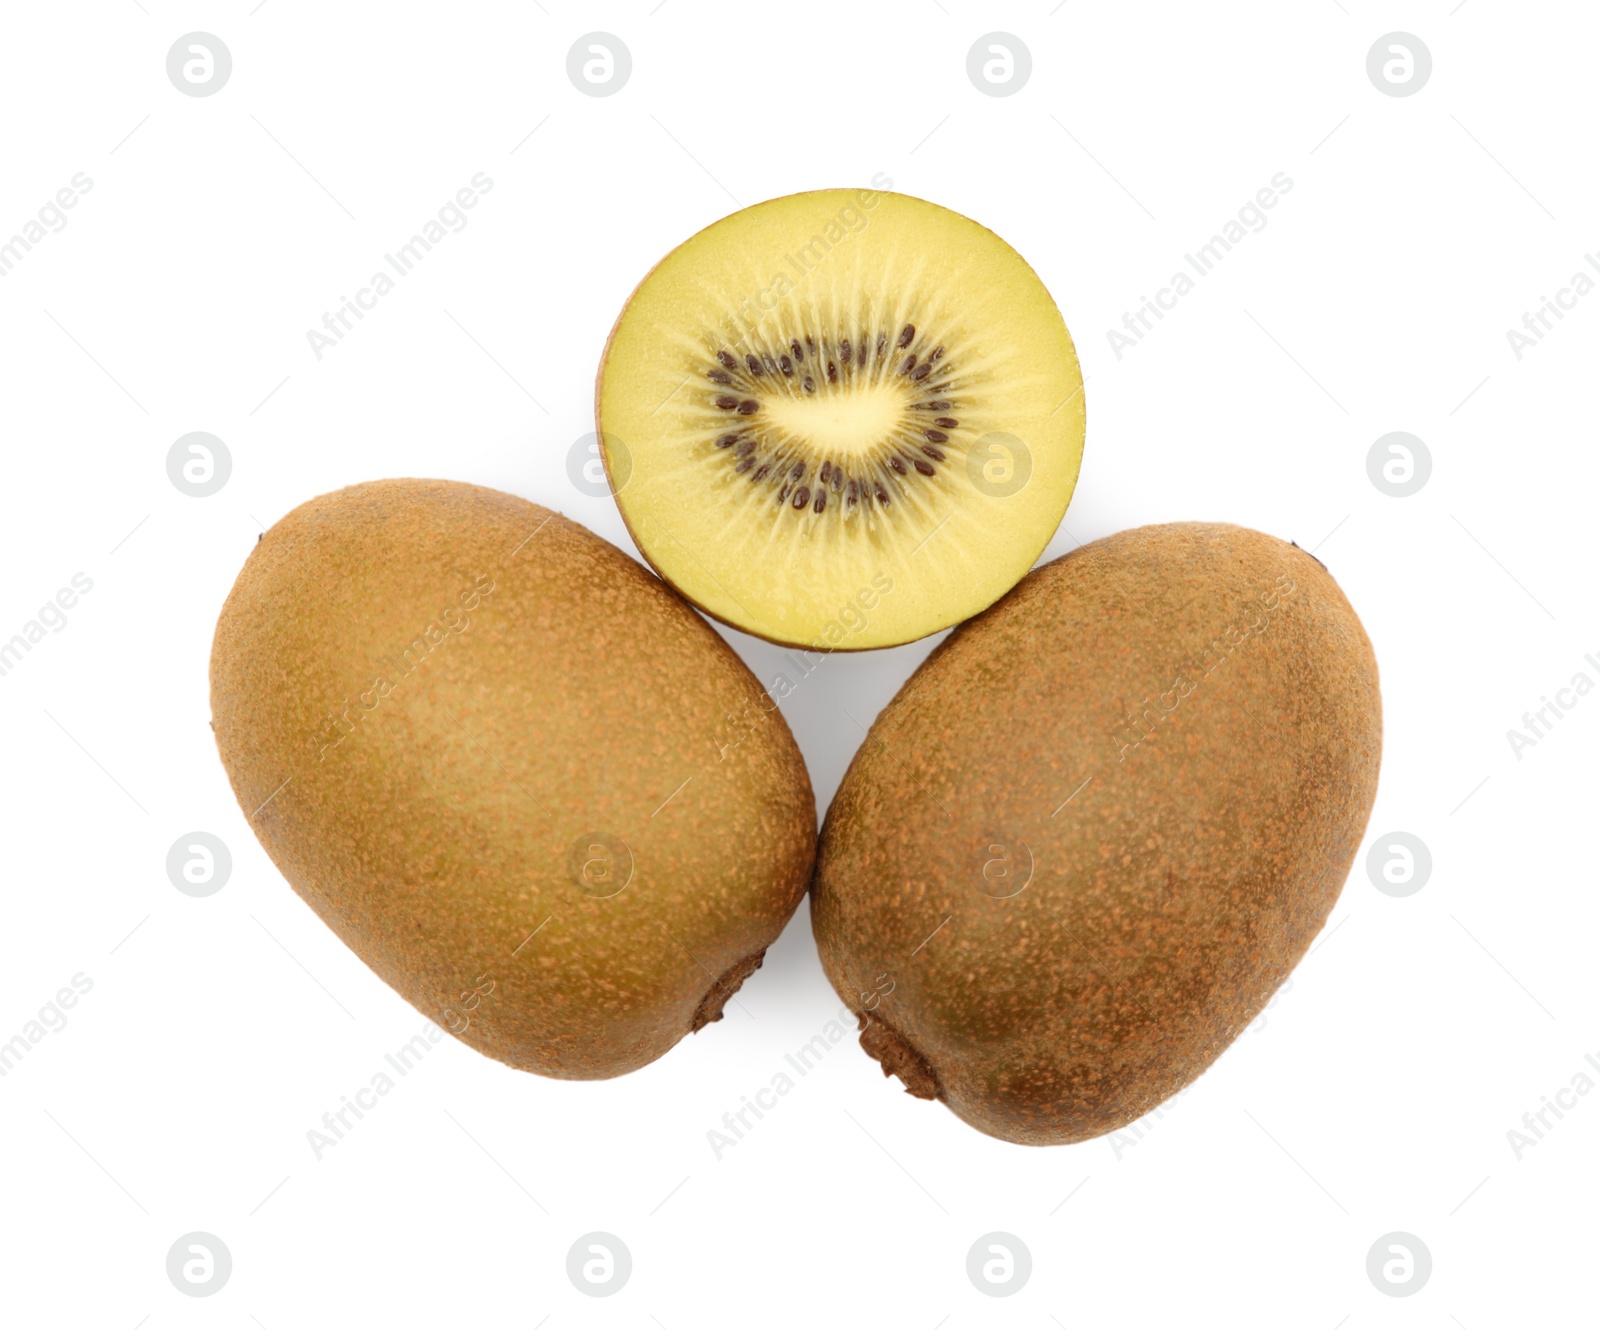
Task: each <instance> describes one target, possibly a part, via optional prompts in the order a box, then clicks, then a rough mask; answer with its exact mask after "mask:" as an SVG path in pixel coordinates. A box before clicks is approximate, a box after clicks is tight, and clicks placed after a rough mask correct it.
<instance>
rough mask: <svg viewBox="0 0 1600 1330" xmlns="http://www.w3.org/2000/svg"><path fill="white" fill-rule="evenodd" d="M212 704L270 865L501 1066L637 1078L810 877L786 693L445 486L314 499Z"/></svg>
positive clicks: (500, 505)
mask: <svg viewBox="0 0 1600 1330" xmlns="http://www.w3.org/2000/svg"><path fill="white" fill-rule="evenodd" d="M211 710H212V717H213V720H212V725H213V728H214V729H215V731H216V741H217V748H218V750H219V752H220V754H221V757H222V762H223V766H224V767H225V768H226V769H227V773H228V778H229V780H230V781H231V782H232V784H233V790H234V793H235V795H236V796H237V797H238V800H239V805H240V807H241V808H242V809H243V810H244V812H245V815H246V817H247V818H248V819H249V822H250V825H251V827H252V829H253V830H254V831H255V833H256V835H257V836H258V837H259V838H260V840H261V843H262V845H263V846H264V847H265V848H266V850H267V853H268V854H269V855H270V856H271V857H272V860H273V862H274V863H275V864H276V865H277V866H278V868H279V870H280V871H281V872H282V873H283V875H284V876H285V877H286V878H287V879H288V880H289V883H290V885H291V886H293V887H294V889H295V890H296V891H297V892H298V893H299V894H300V895H301V896H302V897H303V898H304V899H305V901H306V902H307V903H308V904H309V905H310V906H311V908H312V909H313V910H315V911H316V913H317V914H318V915H319V916H320V917H321V918H322V920H323V921H324V922H325V923H326V924H327V925H328V926H329V927H330V928H331V929H332V930H333V931H334V932H335V933H336V934H337V935H338V936H339V937H340V938H341V939H343V940H344V942H345V943H346V944H347V945H348V946H349V947H350V948H351V950H353V951H354V952H355V953H356V954H357V955H358V956H360V957H361V959H362V960H364V961H365V962H366V963H367V964H368V965H369V966H370V967H371V968H372V969H373V970H374V971H375V972H376V973H377V974H378V975H379V977H381V978H382V979H383V980H384V981H385V982H386V983H388V984H389V985H390V986H391V987H393V988H394V989H395V991H396V992H398V993H399V994H400V995H401V996H402V997H404V998H405V999H406V1000H407V1001H409V1002H410V1003H412V1004H413V1005H414V1006H415V1007H416V1008H417V1009H418V1010H419V1011H421V1012H423V1013H424V1014H426V1015H427V1016H428V1017H430V1018H431V1019H432V1020H434V1021H435V1022H437V1023H438V1024H439V1025H440V1026H441V1027H443V1028H444V1029H446V1030H448V1031H450V1032H451V1033H453V1034H455V1035H457V1036H458V1037H459V1038H461V1039H462V1040H463V1041H464V1042H465V1043H467V1044H470V1045H471V1046H472V1047H473V1048H476V1049H478V1050H479V1051H480V1052H483V1053H486V1054H488V1055H489V1056H491V1057H494V1058H498V1059H499V1060H501V1061H502V1062H505V1063H508V1064H510V1065H511V1066H513V1067H518V1068H521V1069H523V1070H526V1071H532V1072H538V1073H540V1074H542V1075H546V1076H557V1077H565V1078H573V1079H592V1078H599V1077H606V1076H617V1075H620V1074H622V1073H624V1072H627V1071H632V1070H634V1069H635V1068H638V1067H642V1066H644V1065H645V1064H646V1063H648V1062H650V1061H652V1060H653V1059H655V1058H657V1057H660V1056H661V1055H662V1054H663V1053H665V1052H666V1051H667V1050H668V1049H669V1048H671V1047H672V1046H673V1045H674V1044H675V1043H677V1041H678V1040H679V1039H681V1038H682V1037H683V1036H684V1035H686V1034H688V1033H690V1032H691V1031H692V1030H697V1029H699V1028H700V1027H702V1026H704V1025H705V1024H706V1023H708V1022H710V1021H714V1020H717V1019H719V1018H720V1016H721V1014H722V1009H723V1004H724V1003H725V1002H727V1001H728V1000H729V998H730V997H731V996H732V994H733V992H734V990H735V989H737V988H738V986H739V984H740V983H741V982H742V981H743V980H744V978H745V977H746V976H747V975H749V974H750V973H751V971H752V970H754V969H755V967H756V966H758V965H759V964H760V963H761V957H762V954H763V952H764V951H765V949H766V948H767V946H768V945H769V944H770V943H771V942H772V941H773V939H774V938H776V937H777V935H778V933H779V931H780V930H781V929H782V928H783V925H784V923H785V921H786V920H788V918H789V917H790V915H791V913H792V912H793V911H794V909H795V907H796V906H797V905H798V904H799V901H800V898H801V897H802V896H803V895H804V893H805V886H806V883H807V881H808V879H809V876H810V869H811V864H812V860H813V857H814V854H815V849H816V806H815V803H814V801H813V799H812V794H811V786H810V783H809V781H808V779H807V776H806V770H805V765H804V763H803V762H802V761H801V757H800V753H799V751H798V749H797V748H796V747H795V743H794V740H793V737H792V736H791V735H790V733H789V730H788V727H787V726H786V725H785V723H784V720H783V718H782V716H781V715H780V714H779V713H778V711H777V710H776V708H775V706H774V704H773V703H772V701H771V699H770V698H769V697H768V695H767V694H766V693H764V692H763V691H762V689H761V687H760V686H759V684H758V683H757V682H756V680H755V678H754V677H753V676H752V675H751V674H750V672H749V670H748V669H746V668H745V666H744V665H743V663H742V662H741V661H740V660H739V659H738V657H737V656H735V655H734V653H733V651H732V650H731V649H729V647H728V646H727V644H726V643H725V642H723V640H722V639H721V638H720V637H719V636H718V635H717V634H716V632H715V631H714V630H713V629H712V628H711V626H710V625H709V624H707V623H706V622H705V621H704V620H703V619H701V618H700V617H699V616H698V615H697V614H695V613H694V611H693V610H691V609H690V608H689V607H688V606H687V605H685V604H684V602H683V601H682V600H681V599H680V598H679V597H678V596H676V595H674V594H673V593H672V592H671V591H670V590H669V589H668V588H666V587H665V586H663V585H662V584H661V582H660V581H659V580H658V579H656V578H655V577H653V576H652V575H651V574H650V573H649V572H648V571H647V570H646V569H644V568H643V567H641V566H640V565H639V564H638V563H637V562H635V561H634V560H633V559H631V558H629V557H628V556H626V555H625V554H623V553H622V552H621V551H619V550H617V549H616V548H614V547H613V546H611V545H609V544H607V543H606V542H605V541H603V540H601V539H600V538H599V537H598V536H595V535H593V534H592V533H590V532H589V531H587V530H585V529H584V528H582V527H580V526H577V525H576V524H574V523H572V522H570V521H568V520H567V519H566V518H564V517H562V516H560V515H559V514H556V513H553V512H549V511H546V510H545V509H543V508H540V507H537V506H535V505H534V504H531V503H527V502H525V501H524V500H522V499H518V498H515V497H513V496H511V495H509V494H501V493H498V492H496V491H494V490H489V489H481V488H479V487H477V486H473V485H464V484H456V483H451V482H447V481H430V480H389V481H378V482H374V483H371V484H365V485H356V486H353V487H351V488H349V489H344V490H340V491H338V492H337V493H333V494H326V495H323V496H322V497H321V498H317V499H313V500H311V502H309V503H306V504H304V505H302V506H301V507H299V508H296V509H295V510H294V511H293V512H291V513H290V514H289V515H288V516H287V517H285V518H283V520H282V521H280V522H279V523H278V524H277V525H276V526H274V527H273V528H272V529H271V530H270V531H268V532H267V533H266V535H265V536H264V537H263V538H262V539H261V540H260V541H259V543H258V544H256V545H255V546H254V548H253V549H252V551H251V553H250V556H249V558H248V560H247V561H246V562H245V565H244V569H243V571H242V572H241V573H240V574H239V577H238V580H237V582H236V583H235V584H234V587H233V590H232V592H231V593H230V594H229V596H228V598H227V602H226V604H225V605H224V606H223V608H222V614H221V617H220V619H219V621H218V623H217V630H216V637H215V641H214V644H213V647H212V654H211Z"/></svg>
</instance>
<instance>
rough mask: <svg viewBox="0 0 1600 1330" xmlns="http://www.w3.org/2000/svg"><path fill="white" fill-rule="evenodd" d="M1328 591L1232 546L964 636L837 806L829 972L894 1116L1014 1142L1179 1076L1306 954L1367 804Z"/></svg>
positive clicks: (1081, 587) (938, 662) (1028, 590)
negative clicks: (903, 1094)
mask: <svg viewBox="0 0 1600 1330" xmlns="http://www.w3.org/2000/svg"><path fill="white" fill-rule="evenodd" d="M1380 747H1381V714H1380V702H1379V695H1378V671H1377V665H1376V662H1375V661H1374V658H1373V654H1372V647H1371V644H1370V643H1369V642H1368V640H1367V635H1366V633H1365V632H1364V631H1363V630H1362V626H1361V623H1360V620H1359V619H1357V617H1356V615H1355V612H1354V611H1353V610H1352V609H1351V608H1350V605H1349V603H1348V602H1347V601H1346V599H1345V597H1344V596H1343V594H1342V593H1341V592H1340V590H1339V587H1338V586H1337V584H1336V583H1335V582H1334V580H1333V578H1332V577H1331V576H1330V575H1329V574H1328V572H1327V571H1326V570H1325V569H1324V568H1323V566H1322V565H1321V564H1320V563H1319V562H1318V561H1317V560H1316V559H1314V558H1313V557H1311V556H1310V555H1309V554H1306V553H1305V552H1303V551H1302V550H1300V549H1298V548H1296V547H1295V546H1294V545H1291V544H1288V543H1286V542H1284V541H1280V540H1277V539H1274V538H1272V537H1270V536H1266V535H1262V534H1261V533H1259V532H1256V531H1250V530H1246V529H1244V528H1241V527H1237V526H1227V525H1215V524H1205V523H1179V524H1176V525H1170V526H1150V527H1142V528H1139V529H1137V530H1133V531H1127V532H1124V533H1122V534H1120V535H1115V536H1111V537H1108V538H1106V539H1103V540H1097V541H1095V542H1093V543H1091V544H1088V545H1084V546H1082V547H1080V548H1079V549H1077V550H1075V551H1073V552H1072V553H1071V554H1068V555H1066V556H1065V557H1064V558H1061V559H1058V560H1056V561H1055V562H1053V563H1050V564H1047V565H1045V566H1044V567H1042V568H1040V569H1038V570H1037V571H1036V572H1034V573H1032V574H1030V575H1029V576H1028V577H1027V578H1025V579H1024V580H1023V581H1022V583H1021V584H1020V585H1018V586H1017V588H1016V589H1015V590H1014V591H1012V592H1011V593H1010V594H1009V595H1008V596H1007V597H1006V598H1005V599H1003V600H1002V601H1001V602H1000V603H999V604H997V605H995V606H994V607H993V608H992V609H990V610H988V611H987V612H986V613H985V614H983V615H982V616H980V617H979V618H977V619H975V620H973V621H972V622H970V623H968V624H965V625H963V626H962V627H961V628H958V629H957V630H956V631H955V632H954V633H952V634H951V635H950V637H949V638H948V639H947V640H946V641H945V642H944V643H943V644H942V645H941V646H940V647H939V648H938V649H937V650H936V651H935V652H934V653H933V655H931V656H930V657H929V658H928V660H927V661H926V662H924V664H923V665H922V666H921V668H920V669H918V671H917V672H916V673H915V674H914V675H913V676H912V678H911V679H910V680H909V681H908V682H907V683H906V685H905V687H904V688H902V689H901V691H900V693H899V694H898V696H896V697H895V699H894V701H893V702H892V703H891V704H890V705H889V706H888V707H887V708H886V709H885V710H884V712H883V713H882V714H881V715H880V716H879V717H878V719H877V721H876V723H875V724H874V725H873V726H872V729H871V732H870V734H869V735H868V737H867V739H866V741H865V742H864V743H863V744H862V747H861V749H860V751H859V752H858V753H857V755H856V758H855V760H854V762H853V763H852V764H851V766H850V768H849V771H848V772H847V773H846V775H845V778H844V781H843V783H842V784H841V786H840V788H839V791H838V794H837V795H836V797H835V798H834V800H833V804H832V807H830V808H829V810H828V815H827V820H826V823H825V825H824V827H823V835H822V843H821V846H820V848H819V851H818V861H817V872H816V877H815V881H814V884H813V893H812V922H813V926H814V929H815V933H816V938H817V944H818V947H819V949H820V951H821V955H822V962H823V968H824V969H825V971H826V972H827V975H828V978H829V979H830V980H831V981H832V983H833V985H834V987H835V988H836V989H837V990H838V992H839V995H840V996H841V997H842V998H843V999H844V1000H845V1002H846V1003H848V1004H849V1005H850V1006H851V1008H852V1009H853V1010H854V1011H855V1012H856V1013H857V1015H858V1017H859V1018H860V1020H861V1022H862V1025H863V1030H862V1034H861V1042H862V1045H863V1046H864V1047H865V1048H866V1049H867V1051H868V1052H869V1053H871V1054H872V1055H873V1056H875V1057H877V1058H878V1059H879V1061H880V1062H881V1063H882V1064H883V1067H884V1070H885V1074H888V1073H890V1072H893V1073H895V1074H897V1075H899V1076H900V1078H901V1079H902V1080H903V1081H904V1082H905V1085H906V1088H907V1089H908V1090H909V1091H910V1093H912V1094H915V1095H919V1096H922V1097H924V1098H937V1099H941V1100H943V1101H944V1102H945V1103H946V1104H947V1105H948V1106H949V1107H950V1108H951V1109H952V1110H953V1111H954V1112H955V1113H956V1114H957V1115H958V1116H959V1117H961V1118H962V1119H964V1120H965V1121H967V1122H968V1123H971V1124H972V1125H973V1126H975V1127H977V1128H978V1129H979V1130H981V1131H984V1132H987V1133H989V1134H990V1135H993V1136H997V1137H1000V1138H1002V1139H1004V1140H1008V1141H1016V1142H1020V1143H1024V1144H1035V1145H1044V1144H1057V1143H1067V1142H1073V1141H1081V1140H1085V1139H1087V1138H1090V1137H1094V1136H1098V1135H1101V1134H1103V1133H1105V1132H1109V1131H1113V1130H1115V1129H1117V1128H1119V1127H1122V1126H1124V1125H1126V1124H1127V1123H1129V1122H1132V1121H1134V1120H1136V1119H1138V1118H1139V1117H1141V1116H1142V1115H1144V1114H1146V1113H1148V1112H1149V1111H1150V1110H1152V1109H1153V1108H1155V1107H1156V1106H1157V1105H1158V1104H1160V1103H1161V1102H1162V1101H1163V1100H1164V1099H1166V1098H1167V1097H1168V1096H1170V1095H1172V1094H1174V1093H1175V1092H1176V1091H1178V1090H1180V1089H1182V1088H1183V1087H1184V1086H1185V1085H1187V1084H1188V1083H1189V1082H1190V1081H1192V1080H1194V1078H1195V1077H1196V1076H1198V1075H1199V1074H1200V1073H1201V1072H1202V1071H1204V1070H1205V1069H1206V1067H1207V1066H1209V1065H1210V1064H1211V1063H1212V1061H1213V1060H1214V1059H1215V1058H1216V1057H1217V1056H1218V1055H1219V1054H1220V1053H1221V1052H1222V1051H1223V1050H1224V1049H1225V1048H1227V1046H1228V1044H1229V1043H1230V1041H1232V1040H1233V1039H1234V1038H1235V1037H1236V1036H1237V1035H1238V1034H1239V1033H1240V1031H1242V1030H1243V1029H1244V1028H1245V1027H1246V1026H1247V1025H1248V1024H1249V1022H1250V1021H1251V1020H1253V1019H1254V1018H1255V1016H1256V1015H1257V1014H1258V1013H1259V1012H1260V1011H1261V1009H1262V1008H1263V1007H1264V1006H1265V1005H1266V1003H1267V1002H1268V1000H1269V999H1270V998H1271V996H1272V994H1273V992H1274V991H1275V990H1276V989H1277V988H1278V986H1279V985H1280V984H1281V983H1282V982H1283V980H1284V979H1285V977H1286V976H1287V975H1288V974H1289V971H1290V970H1291V969H1292V968H1293V966H1294V964H1295V963H1296V962H1297V961H1298V960H1299V958H1300V957H1301V955H1302V954H1303V953H1304V952H1305V950H1306V948H1307V946H1308V945H1309V943H1310V942H1311V940H1312V938H1313V937H1315V936H1316V934H1317V932H1318V931H1319V930H1320V929H1321V928H1322V926H1323V924H1324V921H1325V920H1326V919H1327V917H1328V914H1329V912H1330V910H1331V909H1332V908H1333V904H1334V901H1335V899H1336V898H1337V896H1338V894H1339V891H1340V888H1341V887H1342V885H1343V883H1344V880H1345V877H1346V875H1347V874H1348V872H1349V870H1350V865H1351V862H1352V860H1353V858H1354V856H1355V854H1356V852H1357V849H1358V847H1359V844H1360V841H1361V837H1362V834H1363V830H1364V828H1365V826H1366V822H1367V816H1368V814H1369V812H1370V811H1371V808H1372V801H1373V796H1374V793H1375V789H1376V785H1377V779H1378V762H1379V752H1380Z"/></svg>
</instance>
